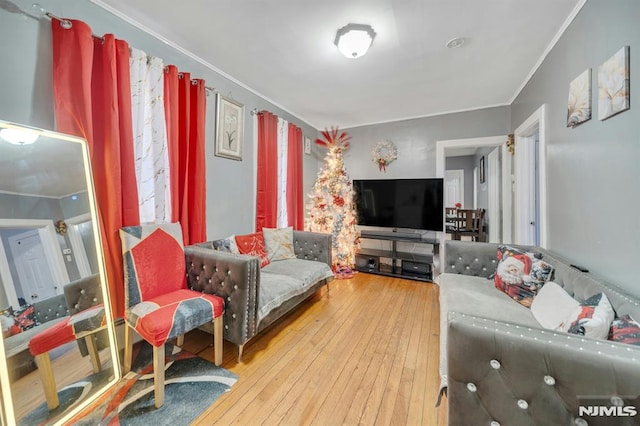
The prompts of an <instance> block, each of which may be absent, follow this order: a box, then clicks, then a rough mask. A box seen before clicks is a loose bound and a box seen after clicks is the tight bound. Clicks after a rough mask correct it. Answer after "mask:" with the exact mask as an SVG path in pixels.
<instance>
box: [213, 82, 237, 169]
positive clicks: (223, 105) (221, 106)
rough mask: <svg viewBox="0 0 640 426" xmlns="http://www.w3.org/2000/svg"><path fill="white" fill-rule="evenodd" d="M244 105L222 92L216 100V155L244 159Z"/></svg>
mask: <svg viewBox="0 0 640 426" xmlns="http://www.w3.org/2000/svg"><path fill="white" fill-rule="evenodd" d="M243 144H244V105H242V104H241V103H240V102H238V101H235V100H233V99H231V98H228V97H226V96H222V95H221V94H220V93H218V95H217V102H216V141H215V155H217V156H218V157H224V158H230V159H232V160H242V146H243Z"/></svg>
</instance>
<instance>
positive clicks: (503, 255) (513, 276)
mask: <svg viewBox="0 0 640 426" xmlns="http://www.w3.org/2000/svg"><path fill="white" fill-rule="evenodd" d="M497 258H498V266H497V267H496V272H495V274H494V277H493V279H494V283H495V286H496V288H497V289H498V290H500V291H502V292H504V293H506V294H507V295H508V296H509V297H511V298H512V299H513V300H515V301H517V302H518V303H520V304H521V305H523V306H526V307H529V306H531V302H533V298H534V297H535V295H536V293H537V292H538V290H540V288H541V287H542V286H543V285H544V283H546V282H547V281H549V279H550V278H551V273H552V272H553V266H551V265H550V264H548V263H547V262H544V261H543V260H542V255H541V254H540V253H532V252H527V251H524V250H520V249H517V248H515V247H510V246H505V245H500V246H498V253H497Z"/></svg>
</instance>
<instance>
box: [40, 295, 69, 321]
mask: <svg viewBox="0 0 640 426" xmlns="http://www.w3.org/2000/svg"><path fill="white" fill-rule="evenodd" d="M33 313H34V315H35V317H36V319H37V320H38V322H39V323H40V324H44V323H45V322H49V321H51V320H54V319H56V318H62V317H66V316H69V309H68V307H67V304H66V302H65V299H64V295H63V294H58V295H57V296H53V297H51V298H49V299H45V300H41V301H40V302H35V303H34V304H33Z"/></svg>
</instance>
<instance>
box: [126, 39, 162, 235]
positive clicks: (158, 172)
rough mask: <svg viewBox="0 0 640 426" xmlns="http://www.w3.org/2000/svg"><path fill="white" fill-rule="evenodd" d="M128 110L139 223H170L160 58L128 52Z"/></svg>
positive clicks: (139, 51)
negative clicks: (138, 206) (129, 72)
mask: <svg viewBox="0 0 640 426" xmlns="http://www.w3.org/2000/svg"><path fill="white" fill-rule="evenodd" d="M130 51H131V54H130V59H129V65H130V69H131V110H132V117H133V138H134V154H135V158H136V179H137V185H138V200H139V205H140V223H166V222H170V221H171V194H170V188H171V186H170V181H169V177H170V174H169V154H168V150H167V135H166V123H165V111H164V64H163V61H162V59H160V58H155V57H150V56H147V55H146V53H144V52H143V51H142V50H138V49H134V48H132V49H130Z"/></svg>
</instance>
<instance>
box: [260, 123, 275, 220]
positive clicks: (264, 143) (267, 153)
mask: <svg viewBox="0 0 640 426" xmlns="http://www.w3.org/2000/svg"><path fill="white" fill-rule="evenodd" d="M277 224H278V117H277V116H275V115H274V114H271V113H270V112H268V111H262V112H261V113H260V114H258V185H257V194H256V231H260V230H261V229H262V228H263V227H267V228H275V227H276V226H277Z"/></svg>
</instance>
